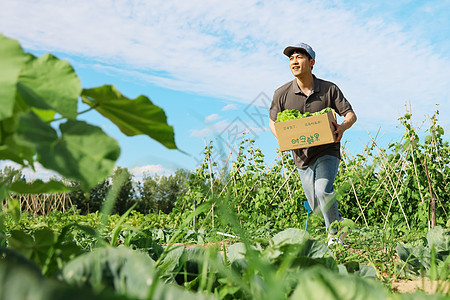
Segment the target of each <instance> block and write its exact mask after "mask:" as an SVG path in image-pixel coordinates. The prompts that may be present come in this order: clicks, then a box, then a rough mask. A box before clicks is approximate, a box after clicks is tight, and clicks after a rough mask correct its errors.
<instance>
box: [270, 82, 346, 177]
mask: <svg viewBox="0 0 450 300" xmlns="http://www.w3.org/2000/svg"><path fill="white" fill-rule="evenodd" d="M313 78H314V91H313V93H312V94H311V95H309V96H306V95H305V94H304V93H303V92H302V91H301V89H300V88H299V87H298V85H297V79H294V80H293V81H290V82H288V83H286V84H284V85H283V86H281V87H280V88H278V89H277V90H276V91H275V93H274V95H273V100H272V105H271V106H270V119H271V120H272V121H276V119H277V115H278V113H279V112H281V111H283V110H286V109H297V110H299V111H300V112H301V113H305V112H310V113H314V112H318V111H320V110H322V109H324V108H327V107H331V108H333V109H334V110H335V111H336V113H338V114H339V115H340V116H344V115H346V114H347V113H348V112H351V111H353V109H352V106H351V105H350V103H349V102H348V101H347V99H346V98H345V97H344V95H343V94H342V92H341V90H340V89H339V88H338V87H337V85H335V84H334V83H332V82H329V81H325V80H322V79H319V78H317V77H315V76H314V75H313ZM292 153H293V157H294V163H295V165H296V167H298V168H302V169H303V168H307V167H308V166H309V165H311V164H313V163H314V162H315V161H316V159H317V158H319V157H321V156H324V155H333V156H336V157H338V158H340V157H341V155H340V143H332V144H326V145H320V146H314V147H309V148H303V149H295V150H293V151H292Z"/></svg>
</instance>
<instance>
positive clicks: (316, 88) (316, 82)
mask: <svg viewBox="0 0 450 300" xmlns="http://www.w3.org/2000/svg"><path fill="white" fill-rule="evenodd" d="M313 79H314V90H313V93H312V94H314V93H317V92H319V91H320V81H319V80H318V79H317V78H316V76H315V75H313ZM292 91H293V92H294V93H295V94H303V92H302V90H301V89H300V88H299V87H298V84H297V78H294V80H293V81H292ZM312 94H311V95H312Z"/></svg>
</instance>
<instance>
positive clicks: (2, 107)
mask: <svg viewBox="0 0 450 300" xmlns="http://www.w3.org/2000/svg"><path fill="white" fill-rule="evenodd" d="M30 57H31V56H30V55H29V54H26V53H25V52H24V51H23V49H22V47H21V46H20V44H19V43H18V42H17V41H15V40H12V39H9V38H7V37H5V36H4V35H2V34H0V120H3V119H5V118H9V117H11V116H12V115H13V108H14V102H15V98H16V92H17V89H16V83H17V78H18V76H19V72H20V70H21V69H22V67H23V66H24V65H25V63H26V62H27V61H28V60H29V59H30Z"/></svg>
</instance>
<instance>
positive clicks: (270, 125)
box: [269, 118, 278, 139]
mask: <svg viewBox="0 0 450 300" xmlns="http://www.w3.org/2000/svg"><path fill="white" fill-rule="evenodd" d="M269 128H270V131H272V133H273V135H274V136H275V137H276V138H277V139H278V137H277V132H276V131H275V121H273V120H272V119H270V118H269Z"/></svg>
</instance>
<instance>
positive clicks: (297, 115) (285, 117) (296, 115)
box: [275, 107, 333, 122]
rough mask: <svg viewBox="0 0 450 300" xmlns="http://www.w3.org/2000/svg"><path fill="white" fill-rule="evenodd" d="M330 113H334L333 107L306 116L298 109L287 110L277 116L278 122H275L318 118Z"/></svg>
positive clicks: (306, 113)
mask: <svg viewBox="0 0 450 300" xmlns="http://www.w3.org/2000/svg"><path fill="white" fill-rule="evenodd" d="M329 111H333V109H332V108H331V107H327V108H324V109H322V110H321V111H318V112H315V113H310V112H305V113H304V114H302V113H301V112H300V111H298V110H296V109H286V110H283V111H281V112H279V113H278V114H277V120H276V121H275V122H284V121H289V120H295V119H301V118H306V117H310V116H317V115H321V114H326V113H327V112H329Z"/></svg>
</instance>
